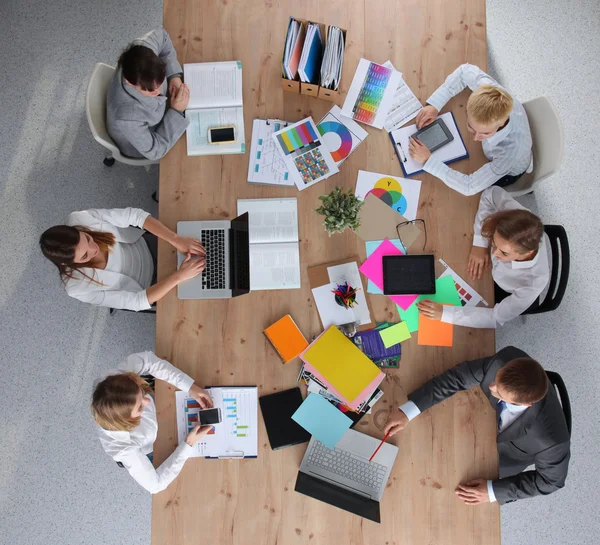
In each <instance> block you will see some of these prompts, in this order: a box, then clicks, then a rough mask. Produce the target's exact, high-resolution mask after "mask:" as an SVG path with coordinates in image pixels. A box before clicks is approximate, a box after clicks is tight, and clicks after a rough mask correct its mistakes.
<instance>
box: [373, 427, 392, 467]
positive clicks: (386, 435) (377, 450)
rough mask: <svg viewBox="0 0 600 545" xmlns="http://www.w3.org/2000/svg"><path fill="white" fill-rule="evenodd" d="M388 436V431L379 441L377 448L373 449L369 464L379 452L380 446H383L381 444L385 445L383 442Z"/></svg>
mask: <svg viewBox="0 0 600 545" xmlns="http://www.w3.org/2000/svg"><path fill="white" fill-rule="evenodd" d="M389 436H390V432H389V431H388V432H387V433H386V434H385V437H384V438H383V439H382V440H381V443H379V446H378V447H377V448H376V449H375V452H374V453H373V454H372V455H371V457H370V458H369V462H370V461H371V460H372V459H373V458H375V454H377V453H378V452H379V449H380V448H381V445H383V443H385V440H386V439H387V438H388V437H389Z"/></svg>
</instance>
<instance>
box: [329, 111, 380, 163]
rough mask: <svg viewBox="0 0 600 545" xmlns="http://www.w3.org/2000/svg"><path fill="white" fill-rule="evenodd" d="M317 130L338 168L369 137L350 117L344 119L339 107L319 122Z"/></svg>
mask: <svg viewBox="0 0 600 545" xmlns="http://www.w3.org/2000/svg"><path fill="white" fill-rule="evenodd" d="M317 128H318V129H319V134H320V135H321V136H322V137H323V141H324V142H325V145H326V146H327V149H328V150H329V152H330V153H331V157H333V160H334V161H335V162H336V164H337V165H338V166H339V165H341V164H342V163H343V162H344V161H345V160H346V158H347V157H348V156H349V155H350V154H351V153H352V152H353V151H354V150H355V149H356V148H357V147H358V146H359V145H360V144H361V143H362V141H363V140H364V139H365V138H366V137H367V136H368V135H369V133H368V132H367V131H365V130H364V129H363V128H362V127H360V126H359V125H358V123H355V122H354V121H352V120H351V119H350V118H348V117H343V116H342V110H340V108H339V107H338V106H334V107H333V108H331V110H330V111H329V113H327V115H325V117H324V118H323V119H321V121H319V123H318V124H317Z"/></svg>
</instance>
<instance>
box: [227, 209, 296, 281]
mask: <svg viewBox="0 0 600 545" xmlns="http://www.w3.org/2000/svg"><path fill="white" fill-rule="evenodd" d="M244 212H248V228H249V231H250V289H251V290H281V289H294V288H299V287H300V248H299V244H298V201H297V200H296V199H295V198H292V199H240V200H238V215H240V214H243V213H244Z"/></svg>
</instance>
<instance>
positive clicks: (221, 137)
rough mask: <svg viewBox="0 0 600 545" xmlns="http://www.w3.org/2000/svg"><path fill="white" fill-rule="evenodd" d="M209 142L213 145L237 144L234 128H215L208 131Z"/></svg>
mask: <svg viewBox="0 0 600 545" xmlns="http://www.w3.org/2000/svg"><path fill="white" fill-rule="evenodd" d="M208 141H209V142H210V143H211V144H228V143H229V142H235V128H234V127H215V128H213V129H208Z"/></svg>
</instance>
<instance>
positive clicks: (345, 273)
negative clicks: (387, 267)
mask: <svg viewBox="0 0 600 545" xmlns="http://www.w3.org/2000/svg"><path fill="white" fill-rule="evenodd" d="M327 275H328V276H329V281H330V282H331V285H332V288H331V289H335V288H336V287H337V286H336V285H337V284H343V283H344V282H348V284H349V285H350V286H352V287H353V288H360V289H359V290H358V292H357V293H356V305H355V306H354V307H353V308H352V311H353V312H354V321H356V322H360V324H361V325H363V324H368V323H369V322H370V321H371V313H370V312H369V307H368V306H367V298H366V296H365V290H364V289H363V285H362V281H361V278H360V273H359V271H358V264H357V263H355V262H352V263H343V264H341V265H334V266H333V267H327ZM336 304H337V303H336ZM337 306H339V305H337Z"/></svg>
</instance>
